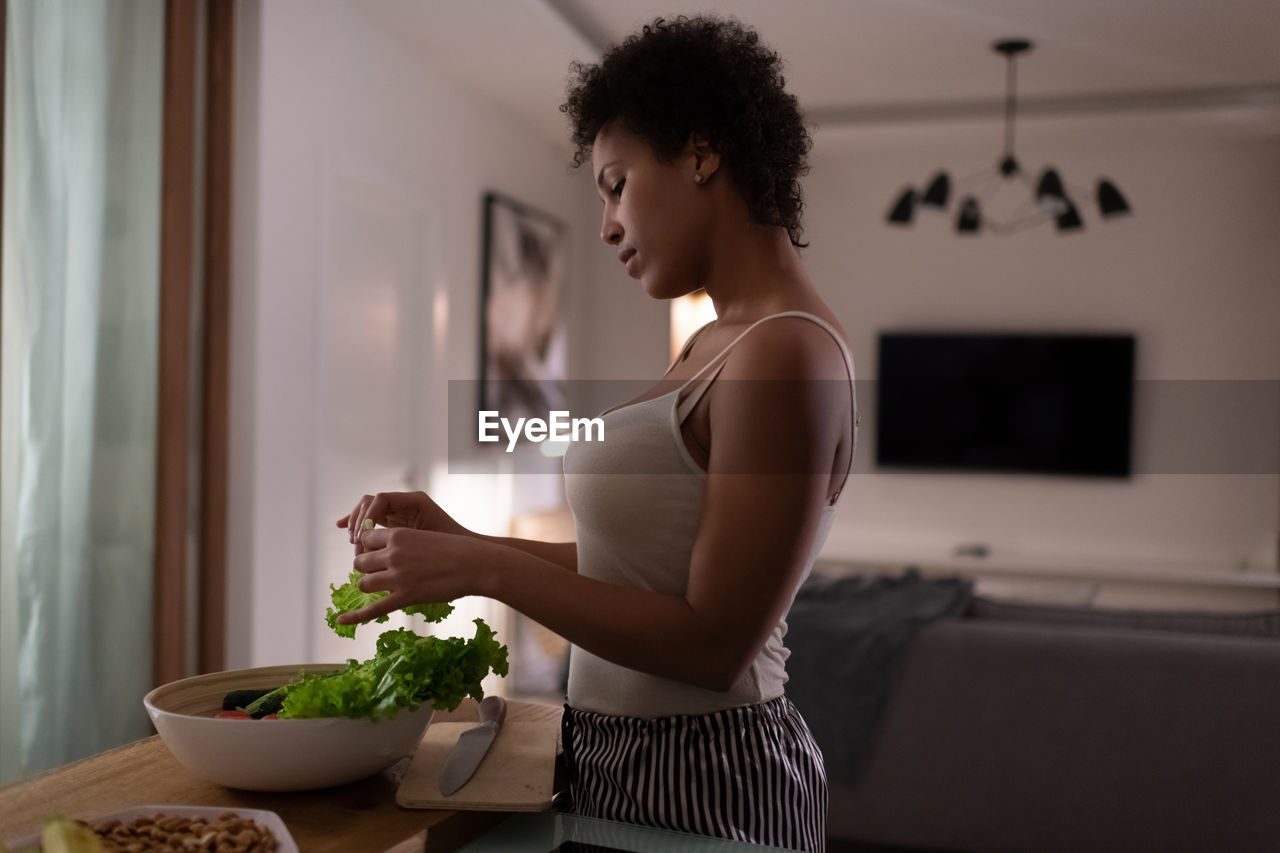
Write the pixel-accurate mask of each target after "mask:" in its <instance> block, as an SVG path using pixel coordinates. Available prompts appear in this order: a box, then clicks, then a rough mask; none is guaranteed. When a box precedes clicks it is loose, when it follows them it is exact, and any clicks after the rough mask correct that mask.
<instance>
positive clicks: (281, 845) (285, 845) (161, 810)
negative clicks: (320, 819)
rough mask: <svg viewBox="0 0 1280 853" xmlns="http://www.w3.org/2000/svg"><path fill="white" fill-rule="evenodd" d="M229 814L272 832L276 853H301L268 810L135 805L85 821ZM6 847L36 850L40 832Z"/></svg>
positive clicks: (71, 816) (78, 818) (77, 817)
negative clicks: (33, 848) (160, 815)
mask: <svg viewBox="0 0 1280 853" xmlns="http://www.w3.org/2000/svg"><path fill="white" fill-rule="evenodd" d="M227 812H233V813H235V814H236V815H237V816H238V817H241V818H244V819H245V820H251V821H253V822H254V823H256V824H257V825H258V826H260V827H262V828H263V829H267V830H270V831H271V834H272V835H274V836H275V837H276V853H298V844H297V842H295V841H294V840H293V836H292V835H290V834H289V828H288V827H287V826H285V825H284V821H283V820H281V819H280V815H278V814H276V813H275V812H272V811H267V810H266V809H238V808H232V807H230V806H180V805H170V806H133V807H131V808H127V809H121V810H120V811H116V812H111V813H110V814H103V815H96V816H95V817H93V818H90V819H89V820H85V821H84V822H85V823H87V824H89V826H97V825H98V824H100V823H102V822H103V821H108V820H118V821H120V822H121V823H130V822H132V821H134V820H136V819H138V818H140V817H154V816H155V815H158V814H163V815H164V816H165V817H189V818H198V817H199V818H205V819H206V820H208V819H211V818H217V817H218V816H219V815H224V814H226V813H227ZM67 817H70V818H73V819H76V820H83V818H80V817H79V816H77V815H67ZM5 844H6V846H8V847H10V848H11V849H13V850H15V851H16V853H22V851H23V850H24V848H27V847H36V846H37V845H39V844H40V833H36V834H35V835H28V836H26V837H24V838H19V839H16V840H14V841H7V842H5Z"/></svg>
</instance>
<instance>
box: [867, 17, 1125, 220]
mask: <svg viewBox="0 0 1280 853" xmlns="http://www.w3.org/2000/svg"><path fill="white" fill-rule="evenodd" d="M992 49H993V50H995V51H996V53H999V54H1002V55H1003V56H1004V57H1005V60H1006V63H1007V70H1006V80H1007V83H1006V89H1005V109H1004V153H1003V154H1002V155H1001V157H1000V160H999V162H998V163H997V164H996V166H995V168H994V169H990V168H988V169H983V170H982V171H980V172H976V173H974V174H972V175H969V176H968V177H965V178H962V179H960V180H958V181H956V182H955V185H954V187H953V186H952V183H951V178H950V177H949V176H948V175H947V173H946V172H945V171H939V172H937V173H936V174H935V175H934V176H933V177H932V178H931V179H930V180H929V184H928V186H927V187H926V188H925V190H924V192H923V193H921V192H919V191H918V190H917V189H916V188H915V187H906V188H904V189H903V191H902V193H901V195H899V196H898V198H897V200H896V201H895V202H894V205H893V208H892V209H891V210H890V211H889V215H888V220H889V222H890V223H891V224H893V225H910V224H911V222H912V221H913V220H914V219H915V213H916V209H917V208H919V207H932V208H936V209H938V210H946V208H947V203H948V202H949V201H950V199H951V196H952V191H953V190H955V192H956V194H957V195H959V194H960V193H961V192H963V193H964V195H963V197H962V200H961V202H960V210H959V213H958V214H957V216H956V219H955V227H956V231H957V232H958V233H961V234H977V233H980V232H982V231H984V230H985V231H991V232H994V233H996V234H1015V233H1017V232H1019V231H1025V230H1026V229H1028V228H1032V227H1034V226H1036V225H1041V224H1043V223H1045V222H1054V223H1056V225H1057V228H1058V230H1059V231H1061V232H1070V231H1079V230H1081V229H1082V228H1084V220H1083V219H1082V218H1081V216H1080V209H1079V207H1078V204H1079V202H1080V200H1083V199H1088V198H1090V194H1089V193H1088V192H1087V191H1084V190H1081V189H1079V188H1077V187H1074V186H1070V185H1067V184H1065V182H1064V181H1063V180H1062V176H1061V175H1060V174H1059V173H1058V170H1057V169H1055V168H1053V167H1052V166H1047V167H1045V169H1044V170H1043V171H1041V173H1040V178H1039V180H1037V181H1036V182H1035V183H1034V184H1032V183H1031V181H1030V179H1028V178H1027V176H1026V174H1025V173H1024V172H1023V171H1022V166H1021V164H1019V163H1018V158H1017V156H1016V155H1015V154H1014V151H1013V121H1014V117H1015V115H1016V113H1017V97H1016V95H1015V88H1016V87H1015V83H1016V80H1017V74H1016V68H1015V60H1016V58H1017V56H1018V55H1019V54H1021V53H1026V52H1027V51H1029V50H1031V42H1030V40H1028V39H1023V38H1010V39H1001V40H1000V41H998V42H996V43H995V44H994V45H992ZM1015 178H1017V179H1018V180H1020V181H1022V182H1023V183H1024V184H1027V185H1028V186H1030V187H1031V188H1032V190H1033V192H1034V196H1033V197H1032V200H1031V201H1030V202H1028V203H1027V204H1025V205H1023V206H1022V207H1021V208H1019V210H1018V211H1016V212H1015V213H1014V214H1013V216H1012V217H1011V218H1010V219H1009V220H1008V221H1000V220H997V219H994V218H993V217H991V216H989V215H987V214H984V212H983V208H982V205H983V201H984V200H986V199H987V198H988V197H989V196H990V195H991V194H992V192H994V190H993V189H992V188H993V187H994V189H999V186H1000V185H1001V184H1002V183H1003V182H1005V181H1009V180H1012V179H1015ZM984 190H985V191H986V192H985V195H984V194H983V191H984ZM1094 198H1095V199H1096V202H1097V205H1098V211H1099V213H1100V214H1101V215H1102V217H1103V218H1104V219H1110V218H1112V217H1115V216H1121V215H1124V214H1128V213H1131V212H1132V210H1131V209H1130V207H1129V202H1128V201H1127V200H1126V199H1125V197H1124V194H1123V193H1121V192H1120V190H1119V189H1118V188H1117V187H1116V185H1115V183H1114V182H1113V181H1111V180H1110V179H1109V178H1100V179H1099V180H1098V185H1097V190H1096V192H1095V193H1094Z"/></svg>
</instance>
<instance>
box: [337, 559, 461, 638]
mask: <svg viewBox="0 0 1280 853" xmlns="http://www.w3.org/2000/svg"><path fill="white" fill-rule="evenodd" d="M360 578H361V575H360V573H359V572H357V571H352V572H351V576H350V577H349V578H347V582H346V583H344V584H343V585H342V586H334V585H333V584H329V598H330V600H331V601H333V607H330V608H329V609H327V610H326V611H325V613H324V621H325V622H327V623H328V625H329V627H330V628H332V629H333V632H334V633H335V634H337V635H338V636H339V637H348V638H351V639H354V638H355V636H356V627H357V626H356V625H339V624H338V617H339V616H341V615H342V614H343V613H350V612H351V611H352V610H359V609H361V608H362V607H367V606H368V605H370V604H372V603H373V602H375V601H377V600H378V599H379V598H385V597H386V596H388V595H390V593H388V592H385V591H384V592H361V591H360V587H359V586H358V584H359V581H360ZM404 612H405V613H419V614H421V615H422V616H423V617H425V618H426V620H427V621H428V622H439V621H441V620H443V619H444V618H445V617H446V616H448V615H449V614H450V613H452V612H453V605H452V604H413V605H410V606H409V607H406V608H404ZM388 618H389V617H387V616H379V617H378V618H377V619H374V620H373V621H374V622H386V621H387V619H388Z"/></svg>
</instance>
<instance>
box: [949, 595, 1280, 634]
mask: <svg viewBox="0 0 1280 853" xmlns="http://www.w3.org/2000/svg"><path fill="white" fill-rule="evenodd" d="M964 615H965V618H969V619H996V620H1000V621H1003V622H1038V623H1041V624H1051V625H1079V626H1087V627H1096V628H1139V629H1144V630H1151V631H1178V632H1181V633H1186V634H1228V635H1233V636H1246V637H1280V611H1271V610H1265V611H1258V612H1252V613H1206V612H1203V611H1195V610H1117V609H1108V608H1099V607H1070V606H1061V605H1051V604H1025V603H1017V602H1008V601H997V600H995V599H991V598H986V597H983V596H974V597H973V598H972V599H971V600H970V602H969V607H968V609H967V610H966V611H965V614H964Z"/></svg>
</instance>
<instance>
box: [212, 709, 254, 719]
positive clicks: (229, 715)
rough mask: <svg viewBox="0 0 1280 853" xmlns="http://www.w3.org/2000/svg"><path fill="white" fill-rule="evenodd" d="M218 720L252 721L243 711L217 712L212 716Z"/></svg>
mask: <svg viewBox="0 0 1280 853" xmlns="http://www.w3.org/2000/svg"><path fill="white" fill-rule="evenodd" d="M213 716H214V717H216V718H217V719H219V720H252V719H253V717H252V716H250V715H249V714H246V713H245V712H244V711H219V712H218V713H216V714H214V715H213Z"/></svg>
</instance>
